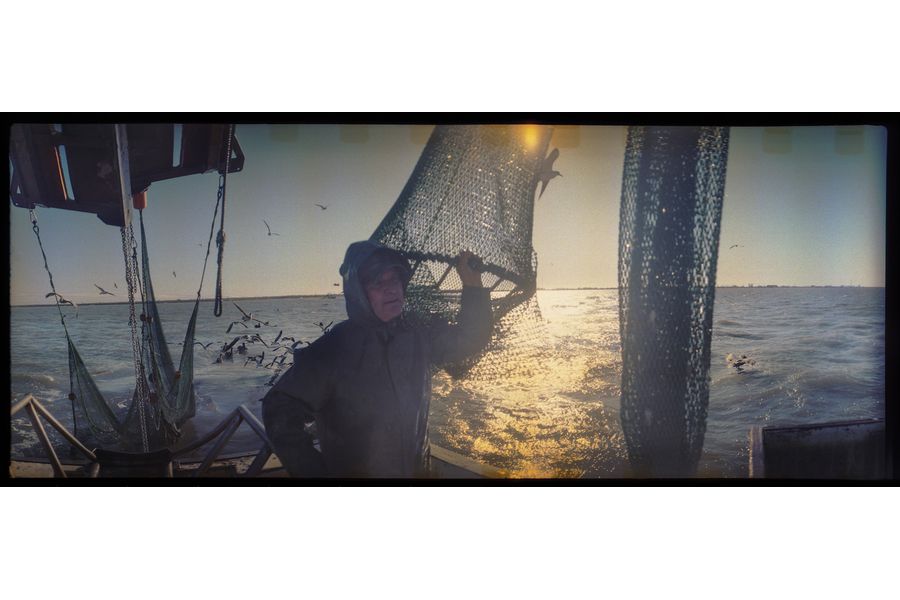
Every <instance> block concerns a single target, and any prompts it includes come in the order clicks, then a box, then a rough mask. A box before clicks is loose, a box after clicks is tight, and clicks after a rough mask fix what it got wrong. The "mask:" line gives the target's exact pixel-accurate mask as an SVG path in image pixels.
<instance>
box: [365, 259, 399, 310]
mask: <svg viewBox="0 0 900 600" xmlns="http://www.w3.org/2000/svg"><path fill="white" fill-rule="evenodd" d="M366 298H368V299H369V306H371V307H372V311H373V312H374V313H375V316H376V317H378V318H379V319H381V320H382V321H384V322H388V321H390V320H391V319H393V318H394V317H399V316H400V313H401V312H402V311H403V282H402V281H401V280H400V273H398V272H397V269H388V271H387V272H386V273H385V274H384V275H382V276H381V279H380V280H379V281H377V282H375V283H373V284H372V285H370V286H368V287H366Z"/></svg>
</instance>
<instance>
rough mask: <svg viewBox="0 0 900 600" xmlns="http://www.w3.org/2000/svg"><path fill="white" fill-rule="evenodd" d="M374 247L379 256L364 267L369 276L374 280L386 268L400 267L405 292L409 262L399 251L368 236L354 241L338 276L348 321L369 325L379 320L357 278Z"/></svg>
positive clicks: (408, 275) (404, 291)
mask: <svg viewBox="0 0 900 600" xmlns="http://www.w3.org/2000/svg"><path fill="white" fill-rule="evenodd" d="M376 251H377V252H378V256H377V257H376V259H377V260H376V261H375V264H374V265H372V264H370V265H369V268H368V269H367V270H366V271H367V273H366V275H367V276H368V278H369V279H374V280H375V281H377V280H378V279H380V278H381V276H382V275H384V273H385V272H386V271H387V270H388V269H390V268H392V267H400V270H401V280H402V281H403V293H404V295H405V294H406V287H407V285H409V279H410V274H411V269H410V266H409V262H408V261H407V260H406V259H404V258H403V257H402V255H401V254H400V253H399V252H397V251H396V250H393V249H391V248H388V247H387V246H385V245H384V244H381V243H379V242H373V241H370V240H365V241H362V242H353V243H352V244H350V246H349V247H348V248H347V253H346V254H345V255H344V263H343V264H342V265H341V270H340V273H341V277H343V279H344V301H345V302H346V304H347V317H349V318H350V320H351V321H355V322H358V323H368V324H372V325H378V324H380V323H381V322H382V321H381V319H379V318H378V317H377V316H376V315H375V312H374V311H373V310H372V307H371V306H369V300H368V299H367V298H366V293H365V291H364V289H363V286H362V283H360V279H359V271H360V267H361V266H362V265H363V263H364V262H366V259H368V258H369V257H370V256H372V255H373V254H375V253H376Z"/></svg>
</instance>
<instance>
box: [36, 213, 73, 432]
mask: <svg viewBox="0 0 900 600" xmlns="http://www.w3.org/2000/svg"><path fill="white" fill-rule="evenodd" d="M28 214H29V215H30V216H31V229H32V231H34V235H35V236H37V241H38V247H39V248H40V249H41V256H43V257H44V269H46V271H47V276H48V277H49V278H50V290H51V291H52V294H53V299H54V300H55V301H56V310H58V311H59V320H60V322H62V326H63V330H64V331H65V332H66V340H67V343H68V340H69V330H68V328H66V316H65V315H64V314H62V307H61V306H60V305H59V297H60V296H59V294H57V293H56V286H54V285H53V273H51V272H50V266H49V265H48V264H47V254H46V253H45V252H44V244H42V243H41V230H40V227H38V222H37V215H35V214H34V209H33V208H30V209H28ZM73 306H74V305H73ZM75 314H76V315H77V314H78V308H77V307H76V308H75ZM69 400H70V401H71V402H72V423H73V429H74V430H75V436H76V437H77V436H78V421H77V420H76V419H75V392H74V391H72V388H71V386H70V388H69Z"/></svg>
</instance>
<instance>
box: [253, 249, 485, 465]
mask: <svg viewBox="0 0 900 600" xmlns="http://www.w3.org/2000/svg"><path fill="white" fill-rule="evenodd" d="M474 256H475V255H474V254H473V253H471V252H468V251H462V252H460V253H459V261H458V263H457V265H456V270H457V273H458V274H459V277H460V279H461V281H462V284H463V288H462V298H461V301H460V309H459V314H458V317H457V323H456V324H449V323H441V324H436V325H434V326H430V327H423V326H419V327H414V326H412V325H411V324H410V323H409V322H408V320H407V319H406V318H405V316H404V314H403V305H404V298H405V295H406V288H407V286H408V285H409V281H410V278H411V276H412V271H411V269H410V266H409V263H408V262H407V260H406V259H405V258H403V256H402V255H401V254H400V253H399V252H397V251H396V250H393V249H391V248H388V247H387V246H384V245H382V244H379V243H376V242H371V241H363V242H355V243H353V244H351V245H350V247H349V248H348V249H347V253H346V256H345V258H344V263H343V265H341V268H340V273H341V275H342V276H343V280H344V297H345V301H346V305H347V316H348V317H349V318H348V319H347V320H346V321H343V322H341V323H338V324H337V325H335V326H334V327H333V328H331V329H329V330H328V331H326V332H325V334H324V335H322V336H321V337H320V338H319V339H318V340H316V341H315V342H313V343H312V344H310V345H309V346H308V347H305V348H302V349H299V350H297V351H296V352H295V354H294V364H293V366H292V367H291V368H290V369H288V371H287V372H286V373H285V374H284V375H283V376H282V377H281V378H280V379H279V380H278V382H277V383H276V384H275V385H274V386H273V388H272V389H271V390H270V391H269V392H268V393H267V394H266V396H265V398H263V407H262V414H263V421H264V423H265V427H266V434H267V435H268V437H269V439H270V440H271V442H272V444H273V445H274V446H275V452H276V454H277V455H278V458H279V459H280V460H281V462H282V464H283V465H284V467H285V469H286V470H287V472H288V473H289V474H290V475H292V476H294V477H327V476H332V477H404V478H405V477H427V476H428V475H429V471H430V446H429V441H428V410H429V403H430V402H429V401H430V392H431V371H430V369H431V365H440V364H445V363H453V362H458V361H461V360H463V359H465V358H467V357H469V356H472V355H474V354H476V353H478V352H479V351H480V350H482V349H483V348H484V347H485V346H486V345H487V344H488V343H489V342H490V338H491V330H492V324H491V303H490V290H488V289H487V288H484V287H482V283H481V274H480V273H479V272H478V271H476V270H475V269H473V268H472V266H470V260H471V259H472V258H474ZM313 420H314V421H315V424H316V432H317V435H318V439H319V444H320V448H321V451H319V450H317V449H316V448H315V447H314V445H313V436H312V435H311V434H310V433H309V432H308V430H307V428H306V424H307V423H311V422H312V421H313Z"/></svg>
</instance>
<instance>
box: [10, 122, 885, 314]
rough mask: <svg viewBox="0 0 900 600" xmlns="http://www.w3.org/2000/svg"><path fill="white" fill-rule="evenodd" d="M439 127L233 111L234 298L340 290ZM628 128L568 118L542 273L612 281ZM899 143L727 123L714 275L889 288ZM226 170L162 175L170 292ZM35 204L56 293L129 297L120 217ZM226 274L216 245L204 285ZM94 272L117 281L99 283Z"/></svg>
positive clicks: (558, 140) (850, 132)
mask: <svg viewBox="0 0 900 600" xmlns="http://www.w3.org/2000/svg"><path fill="white" fill-rule="evenodd" d="M430 131H431V127H430V126H423V125H386V124H379V125H361V126H360V125H353V126H340V125H323V124H320V125H265V124H238V125H237V128H236V135H237V137H238V140H239V142H240V145H241V147H242V150H243V153H244V155H245V157H246V158H245V165H244V169H243V170H242V171H241V172H239V173H233V174H231V175H229V177H228V182H227V193H226V208H225V232H226V238H227V241H226V246H225V262H224V270H223V294H224V296H225V297H226V298H242V297H253V296H289V295H306V294H327V293H332V292H335V291H339V290H340V288H339V287H335V285H334V284H336V283H339V282H340V276H339V274H338V267H339V266H340V263H341V261H342V259H343V255H344V251H345V250H346V248H347V246H348V245H349V244H350V243H351V242H354V241H357V240H362V239H366V238H368V237H369V236H370V235H371V234H372V232H373V231H374V230H375V228H376V227H377V226H378V224H379V223H380V222H381V219H382V218H383V217H384V215H385V214H386V213H387V211H388V210H389V209H390V207H391V206H392V205H393V203H394V201H395V200H396V199H397V197H398V196H399V194H400V192H401V190H402V189H403V186H404V184H405V183H406V181H407V179H408V178H409V176H410V174H411V173H412V170H413V167H414V166H415V164H416V161H417V160H418V158H419V155H420V154H421V152H422V150H423V148H424V143H425V141H426V140H427V137H428V134H429V133H430ZM625 136H626V128H625V127H622V126H587V125H582V126H571V125H569V126H560V127H556V128H555V130H554V135H553V138H552V139H551V142H550V147H551V148H554V147H558V148H559V149H560V155H559V158H558V159H557V160H556V162H555V164H554V168H555V169H556V170H558V171H559V172H560V173H561V174H562V177H557V178H555V179H553V180H552V181H551V182H550V184H549V186H548V187H547V190H546V192H545V193H544V195H543V197H541V198H540V199H539V200H537V201H536V206H535V214H534V234H533V235H534V239H533V243H534V247H535V250H536V252H537V254H538V286H539V287H542V288H576V287H601V288H613V287H616V285H617V273H618V264H617V260H618V258H617V257H618V226H619V225H618V221H619V208H620V206H619V204H620V197H621V185H622V165H623V159H624V152H625ZM886 144H887V133H886V131H885V130H884V129H883V128H881V127H877V126H865V127H856V128H852V129H845V128H837V127H833V126H810V127H792V128H787V129H785V128H780V129H764V128H762V127H732V128H731V130H730V140H729V156H728V167H727V174H726V189H725V193H726V196H725V199H724V204H723V214H722V229H721V237H720V251H719V262H718V271H717V284H718V285H719V286H730V285H737V286H746V285H757V286H759V285H782V286H783V285H796V286H809V285H854V286H855V285H860V286H883V285H884V284H885V221H886V218H885V207H886V190H885V177H886ZM218 182H219V178H218V175H217V174H215V173H211V174H205V175H192V176H188V177H182V178H179V179H173V180H168V181H160V182H155V183H153V184H152V185H151V186H150V189H149V190H148V205H147V208H146V209H145V210H144V211H143V212H144V215H143V217H144V225H145V228H146V230H147V234H148V244H149V252H150V261H151V268H152V269H153V270H152V277H153V284H154V290H155V292H156V295H157V298H158V299H162V300H172V299H193V298H194V297H196V294H197V290H198V288H199V287H200V276H201V273H202V269H203V261H204V256H205V254H206V246H207V242H208V240H209V235H210V228H211V225H212V219H213V212H214V210H215V205H216V195H217V190H218ZM316 204H321V205H323V206H326V207H327V209H325V210H323V209H321V208H319V207H318V206H316ZM9 210H10V238H9V239H10V303H11V304H12V305H18V304H51V303H52V302H53V299H52V298H45V297H44V296H45V294H46V293H47V292H48V291H50V285H49V280H48V275H47V272H46V270H45V269H44V265H43V259H42V257H41V252H40V249H39V247H38V243H37V239H36V237H35V235H34V232H33V231H32V227H31V223H30V221H29V214H28V210H26V209H23V208H19V207H16V206H13V205H12V203H11V202H10V204H9ZM137 214H138V213H137V212H136V213H135V222H136V223H137ZM36 216H37V219H38V226H39V228H40V234H41V241H42V243H43V247H44V250H45V252H46V254H47V260H48V265H49V268H50V270H51V272H52V273H53V282H54V284H55V286H56V290H57V291H58V292H59V293H61V294H62V295H64V296H66V297H67V298H69V299H71V300H73V301H74V302H76V303H85V302H102V301H120V302H121V301H125V300H127V296H126V295H125V293H126V286H125V266H124V261H123V258H122V241H121V235H120V232H119V230H118V228H116V227H112V226H108V225H105V224H103V223H102V222H101V221H100V220H99V219H98V218H97V217H96V216H94V215H90V214H86V213H78V212H72V211H63V210H59V209H50V208H42V207H39V208H38V209H37V210H36ZM264 221H266V222H268V224H269V225H270V226H271V228H272V231H273V232H274V233H277V234H278V235H271V236H270V235H268V234H267V229H266V225H265V223H264ZM216 231H218V218H217V220H216ZM733 245H738V247H737V248H731V246H733ZM215 276H216V264H215V244H213V247H212V251H211V254H210V258H209V262H208V266H207V269H206V274H205V277H204V280H203V288H202V296H203V297H204V298H212V297H213V294H214V291H215ZM94 284H96V285H98V286H100V287H102V288H104V289H106V290H108V291H111V292H113V293H115V294H117V295H116V296H106V295H105V296H102V297H101V296H100V292H99V290H98V289H97V288H95V287H94Z"/></svg>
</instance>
